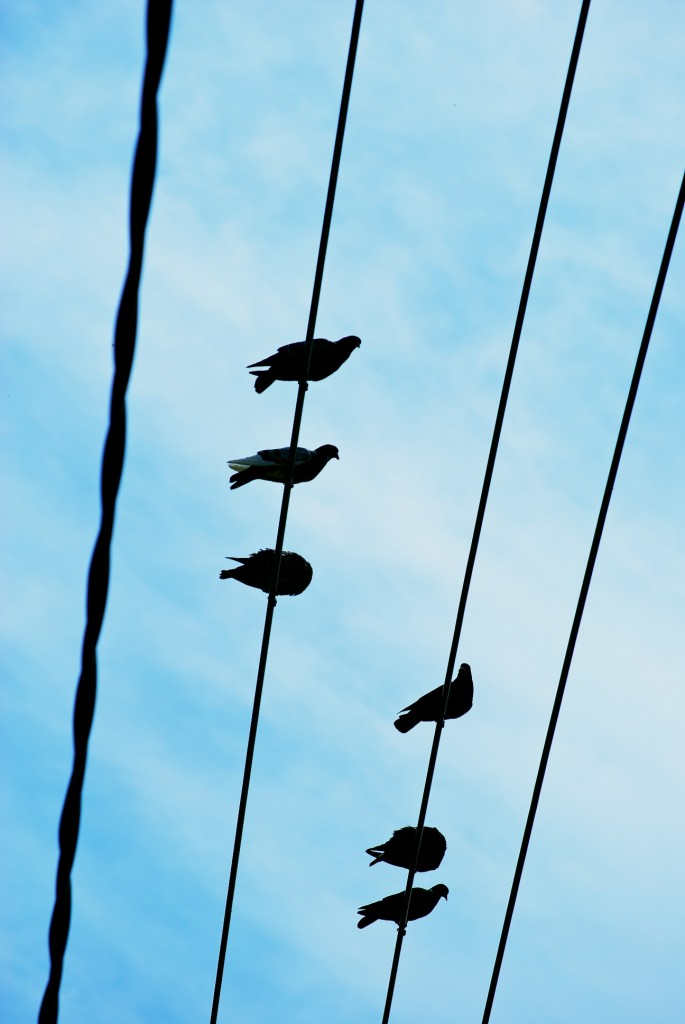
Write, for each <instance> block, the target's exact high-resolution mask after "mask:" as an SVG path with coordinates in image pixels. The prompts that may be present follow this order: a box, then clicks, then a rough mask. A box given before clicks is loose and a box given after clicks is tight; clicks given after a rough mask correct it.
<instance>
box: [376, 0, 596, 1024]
mask: <svg viewBox="0 0 685 1024" xmlns="http://www.w3.org/2000/svg"><path fill="white" fill-rule="evenodd" d="M589 10H590V0H583V3H582V6H581V10H580V15H579V18H578V26H577V28H576V35H575V39H574V41H573V49H572V51H571V58H570V61H569V67H568V71H567V74H566V82H565V84H564V91H563V94H562V98H561V106H560V109H559V116H558V118H557V126H556V130H555V132H554V139H553V141H552V149H551V152H550V157H549V163H548V165H547V173H546V175H545V181H544V185H543V189H542V196H541V199H540V206H539V209H538V215H537V220H536V222H535V230H534V232H533V241H532V243H531V249H530V255H529V257H528V265H527V267H526V274H525V277H524V281H523V289H522V292H521V298H520V301H519V307H518V313H517V316H516V323H515V326H514V334H513V337H512V340H511V348H510V350H509V359H508V361H507V366H506V370H505V374H504V381H503V384H502V393H501V395H500V400H499V406H498V409H497V417H496V419H495V428H494V431H493V435H492V441H491V442H490V453H489V455H488V461H487V466H486V469H485V477H484V480H483V487H482V490H481V496H480V501H479V504H478V511H477V513H476V522H475V525H474V529H473V536H472V538H471V547H470V549H469V555H468V560H467V563H466V571H465V574H464V582H463V584H462V589H461V597H460V599H459V606H458V610H457V618H456V622H455V626H454V635H453V638H452V646H451V648H450V653H449V658H448V662H447V670H446V673H445V681H444V683H443V689H442V706H441V713H440V715H439V716H438V720H437V723H436V726H435V733H434V736H433V745H432V747H431V752H430V756H429V759H428V769H427V772H426V782H425V786H424V790H423V797H422V800H421V808H420V810H419V820H418V824H417V846H416V852H415V855H414V864H413V866H412V868H411V870H410V871H409V873H408V876H407V886H406V890H405V898H404V908H403V911H402V916H401V918H400V923H399V926H398V928H397V939H396V941H395V952H394V955H393V961H392V966H391V968H390V979H389V981H388V990H387V995H386V999H385V1007H384V1010H383V1018H382V1024H388V1021H389V1020H390V1010H391V1008H392V1000H393V995H394V991H395V982H396V980H397V971H398V968H399V962H400V956H401V953H402V942H403V940H404V935H405V933H406V927H407V918H408V914H409V902H410V899H411V890H412V886H413V884H414V877H415V875H416V865H417V863H418V857H419V851H420V846H421V837H422V834H423V828H424V825H425V821H426V813H427V811H428V800H429V798H430V791H431V786H432V784H433V775H434V773H435V764H436V761H437V758H438V750H439V747H440V737H441V734H442V729H443V726H444V722H445V712H446V710H447V702H448V700H449V694H450V687H451V680H452V676H453V674H454V666H455V664H456V660H457V649H458V646H459V640H460V637H461V630H462V625H463V621H464V613H465V611H466V602H467V599H468V594H469V588H470V586H471V577H472V575H473V568H474V565H475V561H476V554H477V551H478V543H479V541H480V534H481V529H482V526H483V520H484V518H485V508H486V505H487V501H488V495H489V492H490V484H491V482H492V476H493V472H494V468H495V460H496V458H497V449H498V446H499V441H500V435H501V433H502V424H503V422H504V413H505V411H506V407H507V400H508V398H509V390H510V387H511V381H512V377H513V374H514V365H515V363H516V356H517V353H518V347H519V341H520V339H521V332H522V330H523V321H524V318H525V315H526V308H527V305H528V298H529V295H530V289H531V285H532V281H533V273H534V271H535V264H536V261H537V256H538V250H539V248H540V239H541V237H542V229H543V226H544V223H545V215H546V213H547V206H548V204H549V197H550V193H551V191H552V182H553V179H554V171H555V168H556V164H557V158H558V156H559V149H560V147H561V139H562V136H563V133H564V124H565V122H566V114H567V112H568V107H569V102H570V99H571V91H572V88H573V80H574V77H575V73H576V68H577V67H578V59H579V57H580V48H581V44H582V41H583V33H584V31H585V24H586V22H587V16H588V12H589Z"/></svg>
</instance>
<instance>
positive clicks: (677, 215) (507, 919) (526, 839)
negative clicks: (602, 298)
mask: <svg viewBox="0 0 685 1024" xmlns="http://www.w3.org/2000/svg"><path fill="white" fill-rule="evenodd" d="M684 204H685V175H683V178H682V181H681V184H680V191H679V193H678V198H677V200H676V204H675V209H674V211H673V218H672V220H671V227H670V230H669V232H668V238H667V239H666V245H665V248H664V254H663V256H662V258H661V266H660V267H659V273H658V275H657V279H656V284H655V286H654V293H653V295H652V302H651V304H650V307H649V313H648V314H647V321H646V323H645V329H644V333H643V335H642V342H641V344H640V349H639V351H638V355H637V360H636V363H635V369H634V371H633V377H632V380H631V382H630V389H629V391H628V398H627V400H626V405H625V409H624V412H623V418H622V420H621V425H620V427H619V431H618V437H617V439H616V447H615V449H614V455H613V458H612V460H611V466H610V468H609V475H608V477H607V482H606V486H605V488H604V496H603V498H602V504H601V506H600V510H599V516H598V517H597V524H596V526H595V533H594V536H593V538H592V544H591V546H590V554H589V556H588V560H587V565H586V567H585V575H584V576H583V582H582V584H581V588H580V595H579V597H578V604H577V606H576V613H575V615H574V617H573V624H572V626H571V633H570V635H569V639H568V645H567V647H566V654H565V656H564V662H563V665H562V668H561V675H560V677H559V684H558V686H557V692H556V697H555V698H554V706H553V708H552V715H551V717H550V721H549V726H548V728H547V735H546V737H545V743H544V747H543V749H542V756H541V758H540V765H539V768H538V773H537V777H536V779H535V786H534V788H533V796H532V799H531V803H530V809H529V811H528V818H527V820H526V826H525V829H524V832H523V839H522V841H521V849H520V851H519V855H518V860H517V862H516V870H515V872H514V880H513V882H512V885H511V892H510V894H509V902H508V903H507V910H506V913H505V915H504V923H503V925H502V932H501V935H500V940H499V945H498V948H497V955H496V957H495V964H494V967H493V971H492V977H491V979H490V987H489V989H488V995H487V1000H486V1003H485V1012H484V1013H483V1024H488V1021H489V1020H490V1013H491V1011H492V1004H493V1002H494V999H495V992H496V990H497V982H498V980H499V974H500V969H501V967H502V960H503V958H504V951H505V948H506V945H507V938H508V936H509V928H510V925H511V919H512V917H513V914H514V909H515V906H516V897H517V896H518V891H519V886H520V883H521V876H522V874H523V868H524V865H525V862H526V855H527V853H528V846H529V844H530V837H531V834H532V831H533V825H534V824H535V815H536V813H537V809H538V804H539V802H540V794H541V792H542V784H543V782H544V780H545V772H546V770H547V763H548V761H549V755H550V751H551V749H552V741H553V740H554V733H555V730H556V727H557V722H558V720H559V713H560V711H561V704H562V701H563V699H564V692H565V690H566V682H567V680H568V674H569V671H570V669H571V661H572V659H573V652H574V650H575V646H576V640H577V639H578V632H579V630H580V623H581V620H582V618H583V611H584V610H585V602H586V600H587V595H588V591H589V589H590V583H591V581H592V573H593V570H594V567H595V562H596V561H597V553H598V551H599V545H600V541H601V539H602V532H603V530H604V524H605V523H606V518H607V513H608V511H609V503H610V501H611V492H612V491H613V488H614V483H615V482H616V476H617V474H618V467H619V463H620V461H621V455H622V453H623V446H624V444H625V439H626V435H627V433H628V426H629V424H630V417H631V415H632V412H633V406H634V405H635V398H636V396H637V389H638V387H639V385H640V376H641V374H642V369H643V367H644V364H645V359H646V356H647V350H648V348H649V342H650V339H651V336H652V330H653V328H654V322H655V320H656V315H657V311H658V309H659V302H660V301H661V294H662V292H663V288H664V282H665V281H666V275H667V273H668V265H669V263H670V260H671V254H672V252H673V247H674V245H675V240H676V236H677V234H678V226H679V224H680V219H681V216H682V213H683V205H684Z"/></svg>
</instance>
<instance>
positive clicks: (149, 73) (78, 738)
mask: <svg viewBox="0 0 685 1024" xmlns="http://www.w3.org/2000/svg"><path fill="white" fill-rule="evenodd" d="M171 7H172V4H171V0H149V2H148V6H147V54H146V62H145V72H144V78H143V88H142V97H141V104H140V129H139V134H138V141H137V145H136V152H135V157H134V161H133V171H132V175H131V200H130V214H129V217H130V221H129V233H130V254H129V264H128V271H127V274H126V279H125V281H124V286H123V289H122V293H121V299H120V301H119V309H118V313H117V320H116V326H115V330H114V376H113V380H112V392H111V398H110V416H109V427H108V431H107V437H106V439H105V445H104V450H103V455H102V467H101V477H100V494H101V503H102V512H101V520H100V529H99V532H98V536H97V539H96V541H95V546H94V548H93V554H92V556H91V562H90V570H89V573H88V592H87V607H86V624H85V631H84V637H83V647H82V652H81V673H80V675H79V680H78V683H77V687H76V697H75V701H74V721H73V733H74V759H73V765H72V771H71V777H70V779H69V784H68V787H67V791H66V795H65V798H64V805H63V807H62V815H61V819H60V826H59V846H60V854H59V861H58V864H57V880H56V885H55V903H54V907H53V911H52V918H51V921H50V932H49V940H48V943H49V949H50V974H49V977H48V981H47V984H46V987H45V992H44V994H43V999H42V1002H41V1006H40V1011H39V1014H38V1021H39V1024H56V1021H57V1017H58V1014H59V990H60V985H61V981H62V971H63V967H64V954H65V951H66V947H67V940H68V938H69V924H70V920H71V871H72V867H73V864H74V858H75V856H76V846H77V843H78V836H79V825H80V820H81V798H82V793H83V782H84V778H85V773H86V761H87V757H88V741H89V738H90V731H91V726H92V724H93V715H94V712H95V698H96V692H97V656H96V653H97V644H98V639H99V637H100V632H101V630H102V623H103V620H104V616H105V607H106V604H107V592H108V587H109V568H110V548H111V543H112V533H113V530H114V515H115V510H116V501H117V495H118V492H119V485H120V483H121V474H122V470H123V465H124V451H125V446H126V389H127V387H128V382H129V378H130V375H131V368H132V365H133V355H134V351H135V343H136V330H137V324H138V289H139V287H140V277H141V271H142V264H143V251H144V243H145V230H146V226H147V220H148V214H149V212H150V203H151V200H152V189H153V185H154V179H155V168H156V162H157V93H158V90H159V84H160V80H161V77H162V70H163V68H164V60H165V57H166V50H167V43H168V39H169V27H170V22H171Z"/></svg>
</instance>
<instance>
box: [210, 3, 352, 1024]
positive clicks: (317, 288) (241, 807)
mask: <svg viewBox="0 0 685 1024" xmlns="http://www.w3.org/2000/svg"><path fill="white" fill-rule="evenodd" d="M363 9H364V0H356V3H355V8H354V16H353V19H352V31H351V34H350V45H349V50H348V54H347V66H346V68H345V79H344V82H343V90H342V97H341V100H340V112H339V114H338V127H337V130H336V135H335V143H334V146H333V157H332V161H331V173H330V177H329V181H328V193H327V195H326V205H325V208H324V215H323V224H322V227H321V240H320V242H319V253H318V257H317V261H316V271H315V273H314V286H313V290H312V301H311V306H310V309H309V320H308V323H307V335H306V350H305V359H304V364H305V365H304V369H303V373H302V379H301V380H300V381H299V384H298V390H297V400H296V403H295V413H294V417H293V429H292V435H291V439H290V452H289V454H288V463H287V467H286V479H285V483H284V486H283V500H282V502H281V513H280V518H279V521H278V530H277V534H276V547H275V557H274V563H275V564H274V575H273V579H272V582H271V589H270V591H269V596H268V599H267V605H266V615H265V619H264V631H263V634H262V646H261V651H260V655H259V667H258V669H257V682H256V684H255V694H254V702H253V705H252V718H251V721H250V731H249V735H248V740H247V751H246V754H245V767H244V769H243V781H242V786H241V791H240V801H239V804H238V815H237V819H236V830H235V838H234V841H233V853H232V856H231V868H230V873H229V879H228V891H227V893H226V907H225V910H224V921H223V926H222V931H221V941H220V944H219V957H218V963H217V969H216V979H215V983H214V996H213V999H212V1010H211V1016H210V1024H216V1021H217V1016H218V1013H219V1000H220V998H221V985H222V982H223V974H224V964H225V961H226V947H227V944H228V932H229V929H230V924H231V915H232V912H233V899H234V896H235V886H236V879H237V876H238V862H239V860H240V847H241V843H242V837H243V828H244V824H245V813H246V809H247V798H248V793H249V789H250V775H251V772H252V761H253V758H254V749H255V743H256V740H257V726H258V724H259V711H260V707H261V701H262V692H263V689H264V676H265V673H266V662H267V657H268V653H269V641H270V639H271V625H272V622H273V615H274V609H275V606H276V590H277V587H278V576H279V572H280V567H281V555H282V553H283V542H284V538H285V527H286V521H287V518H288V507H289V504H290V490H291V488H292V485H293V473H294V467H295V456H296V449H297V443H298V440H299V435H300V424H301V422H302V411H303V408H304V399H305V394H306V392H307V375H308V373H309V365H310V362H311V356H312V350H313V347H314V331H315V328H316V318H317V313H318V310H319V298H320V295H321V284H322V281H323V272H324V266H325V262H326V251H327V248H328V237H329V234H330V229H331V220H332V217H333V204H334V202H335V191H336V186H337V183H338V172H339V169H340V159H341V155H342V146H343V139H344V137H345V124H346V122H347V111H348V108H349V103H350V94H351V91H352V77H353V74H354V65H355V60H356V56H357V46H358V43H359V32H360V29H361V20H362V12H363Z"/></svg>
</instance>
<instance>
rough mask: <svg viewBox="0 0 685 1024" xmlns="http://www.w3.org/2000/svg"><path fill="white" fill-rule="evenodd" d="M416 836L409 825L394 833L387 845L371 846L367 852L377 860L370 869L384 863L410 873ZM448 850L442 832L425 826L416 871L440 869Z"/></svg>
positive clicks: (414, 852)
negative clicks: (381, 862) (404, 869)
mask: <svg viewBox="0 0 685 1024" xmlns="http://www.w3.org/2000/svg"><path fill="white" fill-rule="evenodd" d="M416 835H417V830H416V828H414V827H413V826H412V825H407V826H406V827H405V828H398V829H397V831H395V832H393V834H392V836H391V838H390V839H388V841H387V843H379V844H378V845H377V846H371V847H370V848H369V849H368V850H367V851H366V852H367V853H368V854H369V856H370V857H374V858H375V859H374V860H372V861H371V863H370V864H369V867H373V865H374V864H378V863H379V862H380V861H384V862H385V863H386V864H394V865H395V866H396V867H398V868H406V869H407V871H409V870H410V869H411V868H412V867H413V865H414V856H415V854H416ZM446 849H447V843H446V841H445V837H444V835H443V834H442V832H440V831H439V830H438V829H437V828H431V827H430V826H428V825H424V828H423V835H422V836H421V849H420V850H419V859H418V861H417V863H416V870H417V871H435V869H436V868H438V867H440V864H441V863H442V858H443V857H444V856H445V850H446Z"/></svg>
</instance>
